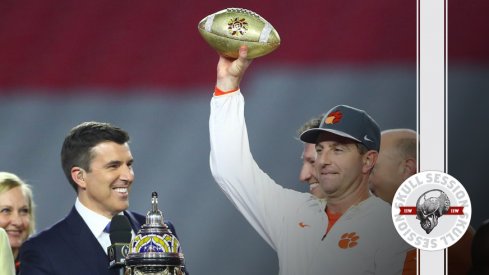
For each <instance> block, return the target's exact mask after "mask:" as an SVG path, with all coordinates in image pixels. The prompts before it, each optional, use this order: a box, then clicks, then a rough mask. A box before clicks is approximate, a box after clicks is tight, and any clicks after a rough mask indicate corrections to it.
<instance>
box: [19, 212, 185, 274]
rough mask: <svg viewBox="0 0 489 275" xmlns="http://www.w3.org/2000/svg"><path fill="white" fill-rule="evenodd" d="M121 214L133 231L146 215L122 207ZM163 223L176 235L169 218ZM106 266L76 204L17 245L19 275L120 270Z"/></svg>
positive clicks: (98, 272)
mask: <svg viewBox="0 0 489 275" xmlns="http://www.w3.org/2000/svg"><path fill="white" fill-rule="evenodd" d="M124 215H125V216H126V217H127V218H128V219H129V222H130V223H131V226H132V229H133V230H134V232H136V233H137V232H138V230H139V228H140V227H141V225H143V224H144V223H145V222H146V217H145V216H143V215H140V214H137V213H134V212H129V211H124ZM165 224H166V225H168V228H169V229H170V230H171V231H172V232H173V234H175V235H176V232H175V229H174V227H173V225H172V224H171V223H170V222H168V221H165ZM177 238H178V237H177ZM108 267H109V259H108V256H107V254H105V250H104V249H102V247H101V246H100V243H99V242H98V241H97V239H96V238H95V236H94V235H93V234H92V232H91V231H90V229H89V228H88V225H87V224H86V223H85V222H84V221H83V219H82V217H81V216H80V214H78V211H76V209H75V207H73V208H72V209H71V212H70V213H69V214H68V216H66V218H64V219H63V220H61V221H60V222H58V223H56V224H55V225H53V226H52V227H51V228H49V229H46V230H44V231H42V232H40V233H39V234H37V235H35V236H33V237H31V238H29V239H28V240H27V241H26V242H25V243H24V244H23V245H22V247H21V249H20V274H21V275H42V274H49V275H56V274H59V275H66V274H70V275H76V274H80V275H87V274H90V275H108V274H110V275H112V274H113V275H117V274H119V273H118V271H117V270H109V269H108Z"/></svg>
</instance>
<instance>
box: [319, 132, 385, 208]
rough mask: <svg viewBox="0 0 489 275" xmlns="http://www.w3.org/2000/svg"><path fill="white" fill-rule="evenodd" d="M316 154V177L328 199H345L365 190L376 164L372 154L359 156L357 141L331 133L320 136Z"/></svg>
mask: <svg viewBox="0 0 489 275" xmlns="http://www.w3.org/2000/svg"><path fill="white" fill-rule="evenodd" d="M316 153H317V159H316V169H317V176H318V180H319V184H320V186H321V189H322V191H323V192H324V193H325V194H326V197H327V199H332V198H334V199H342V198H345V197H348V196H349V195H350V194H351V193H354V192H357V191H358V189H359V188H362V189H363V186H361V185H362V184H363V183H364V182H365V185H366V179H367V176H368V173H369V171H370V169H371V166H372V165H373V163H375V160H372V158H371V157H370V156H369V154H370V153H368V154H365V155H362V154H360V152H359V149H358V147H357V145H356V143H355V142H354V141H352V140H350V139H347V138H343V137H340V136H337V135H334V134H330V133H321V134H320V136H319V138H318V142H317V144H316ZM372 161H373V162H372ZM365 190H367V189H366V188H365ZM367 192H368V191H367Z"/></svg>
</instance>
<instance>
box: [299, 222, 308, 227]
mask: <svg viewBox="0 0 489 275" xmlns="http://www.w3.org/2000/svg"><path fill="white" fill-rule="evenodd" d="M299 226H300V227H302V228H305V227H308V226H310V225H308V224H305V223H303V222H300V223H299Z"/></svg>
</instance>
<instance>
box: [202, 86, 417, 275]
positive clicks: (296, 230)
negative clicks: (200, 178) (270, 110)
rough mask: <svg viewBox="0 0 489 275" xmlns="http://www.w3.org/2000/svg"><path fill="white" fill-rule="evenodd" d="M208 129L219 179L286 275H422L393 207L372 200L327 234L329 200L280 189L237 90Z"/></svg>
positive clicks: (216, 103)
mask: <svg viewBox="0 0 489 275" xmlns="http://www.w3.org/2000/svg"><path fill="white" fill-rule="evenodd" d="M209 131H210V143H211V153H210V167H211V171H212V174H213V176H214V179H215V180H216V182H217V183H218V184H219V186H220V188H221V189H222V190H223V191H224V193H225V194H226V196H227V197H228V198H229V199H230V200H231V202H232V203H233V204H234V205H235V206H236V208H237V209H238V210H239V211H240V212H241V213H242V214H243V215H244V217H245V218H246V219H247V220H248V222H249V223H250V224H251V225H252V226H253V228H255V230H256V231H257V232H258V233H259V234H260V236H262V237H263V239H265V241H267V242H268V244H270V245H271V246H272V248H273V249H274V250H275V251H276V252H277V254H278V259H279V265H280V266H279V268H280V274H282V275H285V274H287V275H298V274H301V275H306V274H310V275H320V274H334V275H342V274H345V275H353V274H354V275H360V274H380V275H384V274H385V275H393V274H416V273H415V268H416V266H415V265H416V262H415V258H416V251H415V250H414V249H413V248H412V247H411V246H409V245H408V244H407V243H405V242H404V240H402V238H401V237H400V236H399V235H398V234H397V232H396V230H395V228H394V225H393V223H392V219H391V211H390V205H389V204H387V203H385V202H384V201H382V200H380V199H378V198H376V197H373V196H371V197H370V198H369V199H367V200H365V201H363V202H361V203H360V204H358V205H355V206H353V207H351V208H350V209H349V210H348V211H347V212H345V213H344V214H343V215H342V216H341V217H340V218H339V220H338V221H337V222H336V223H335V224H334V226H333V227H332V228H331V230H330V231H329V232H328V234H325V232H326V228H327V226H328V218H327V216H326V214H325V211H324V209H325V207H326V202H325V201H324V200H319V199H316V198H314V197H312V196H311V195H310V194H308V193H301V192H297V191H294V190H290V189H285V188H283V187H281V186H280V185H278V184H277V183H275V181H274V180H273V179H271V178H270V177H269V176H268V175H267V174H266V173H264V172H263V171H262V170H261V169H260V168H259V167H258V165H257V164H256V162H255V161H254V159H253V156H252V155H251V152H250V147H249V142H248V134H247V129H246V124H245V118H244V98H243V96H242V94H241V92H240V91H239V90H238V91H236V92H233V93H229V94H225V95H220V96H214V97H213V98H212V100H211V114H210V120H209Z"/></svg>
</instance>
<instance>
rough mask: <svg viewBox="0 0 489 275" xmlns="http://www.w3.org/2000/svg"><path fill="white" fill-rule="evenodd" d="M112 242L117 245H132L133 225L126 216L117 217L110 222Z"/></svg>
mask: <svg viewBox="0 0 489 275" xmlns="http://www.w3.org/2000/svg"><path fill="white" fill-rule="evenodd" d="M109 237H110V242H111V243H112V244H115V243H130V242H131V237H132V234H131V224H130V223H129V220H128V219H127V217H126V216H124V215H115V216H114V217H112V220H111V221H110V229H109Z"/></svg>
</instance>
